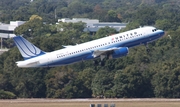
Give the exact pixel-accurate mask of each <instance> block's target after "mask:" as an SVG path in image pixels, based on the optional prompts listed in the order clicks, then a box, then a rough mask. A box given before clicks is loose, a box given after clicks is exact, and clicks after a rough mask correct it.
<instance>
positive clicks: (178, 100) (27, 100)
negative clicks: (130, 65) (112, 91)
mask: <svg viewBox="0 0 180 107" xmlns="http://www.w3.org/2000/svg"><path fill="white" fill-rule="evenodd" d="M0 102H1V103H3V102H6V103H23V102H24V103H48V102H49V103H61V102H64V103H68V102H72V103H73V102H82V103H83V102H84V103H85V102H89V103H91V102H94V103H96V102H107V103H116V102H180V99H163V98H132V99H123V98H120V99H44V98H32V99H31V98H30V99H1V100H0Z"/></svg>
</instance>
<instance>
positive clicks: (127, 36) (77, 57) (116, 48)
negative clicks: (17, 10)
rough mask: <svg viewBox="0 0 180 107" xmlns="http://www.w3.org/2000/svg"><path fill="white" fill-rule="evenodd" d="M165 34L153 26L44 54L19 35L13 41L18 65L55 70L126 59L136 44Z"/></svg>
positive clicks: (145, 42) (153, 39)
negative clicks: (18, 59) (83, 62)
mask: <svg viewBox="0 0 180 107" xmlns="http://www.w3.org/2000/svg"><path fill="white" fill-rule="evenodd" d="M163 35H164V31H163V30H160V29H156V28H155V27H153V26H144V27H139V28H136V29H134V30H129V31H126V32H123V33H118V34H114V35H111V36H106V37H103V38H100V39H96V40H92V41H89V42H85V43H81V44H76V45H68V46H64V48H63V49H60V50H55V51H53V52H44V51H42V50H41V49H39V48H38V47H36V46H35V45H33V44H32V43H30V42H29V41H27V40H26V39H25V38H23V37H22V36H15V37H14V38H13V40H14V42H15V44H16V46H17V47H18V49H19V51H20V53H21V55H22V56H23V58H24V60H23V61H17V62H16V63H17V66H18V67H22V68H29V67H55V66H63V65H68V64H72V63H75V62H79V61H84V60H90V59H96V58H100V59H101V61H102V60H103V59H104V58H107V59H112V58H119V57H122V56H126V55H127V54H128V53H129V48H131V47H134V46H137V45H141V44H144V45H147V44H148V43H149V42H152V41H155V40H157V39H159V38H160V37H162V36H163Z"/></svg>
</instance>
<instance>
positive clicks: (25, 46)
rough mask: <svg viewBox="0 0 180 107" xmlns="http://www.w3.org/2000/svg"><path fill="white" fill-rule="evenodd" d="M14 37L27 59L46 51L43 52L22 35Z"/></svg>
mask: <svg viewBox="0 0 180 107" xmlns="http://www.w3.org/2000/svg"><path fill="white" fill-rule="evenodd" d="M13 39H14V42H15V44H16V46H17V47H18V49H19V51H20V53H21V55H22V56H23V57H24V59H25V60H26V59H30V58H33V57H37V56H40V55H43V54H45V52H43V51H42V50H40V49H39V48H37V47H36V46H34V45H33V44H31V43H30V42H29V41H27V40H26V39H24V38H23V37H21V36H16V37H14V38H13Z"/></svg>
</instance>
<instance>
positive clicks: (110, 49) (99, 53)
mask: <svg viewBox="0 0 180 107" xmlns="http://www.w3.org/2000/svg"><path fill="white" fill-rule="evenodd" d="M120 48H121V47H120ZM120 48H117V47H113V48H108V49H100V50H95V51H94V52H93V57H94V58H95V57H98V56H100V55H105V54H107V53H109V52H112V51H114V50H118V49H120Z"/></svg>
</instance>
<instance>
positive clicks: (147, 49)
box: [144, 43, 150, 53]
mask: <svg viewBox="0 0 180 107" xmlns="http://www.w3.org/2000/svg"><path fill="white" fill-rule="evenodd" d="M144 45H145V46H146V52H147V53H149V52H150V49H149V46H148V44H147V43H145V44H144Z"/></svg>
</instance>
